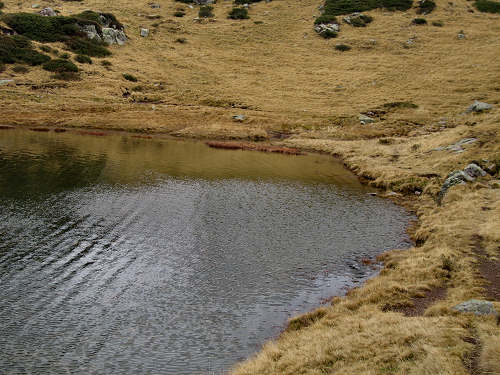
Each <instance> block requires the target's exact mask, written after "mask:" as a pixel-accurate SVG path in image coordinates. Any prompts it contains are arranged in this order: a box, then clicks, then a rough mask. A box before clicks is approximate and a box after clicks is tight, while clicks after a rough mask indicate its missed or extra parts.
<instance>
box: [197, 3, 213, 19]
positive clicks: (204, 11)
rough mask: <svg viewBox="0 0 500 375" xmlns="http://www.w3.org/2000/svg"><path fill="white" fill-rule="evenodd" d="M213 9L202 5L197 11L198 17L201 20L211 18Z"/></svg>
mask: <svg viewBox="0 0 500 375" xmlns="http://www.w3.org/2000/svg"><path fill="white" fill-rule="evenodd" d="M213 10H214V7H213V6H210V5H203V6H201V7H200V10H199V11H198V17H201V18H210V17H213V16H214V14H213V12H212V11H213Z"/></svg>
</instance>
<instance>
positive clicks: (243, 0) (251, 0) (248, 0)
mask: <svg viewBox="0 0 500 375" xmlns="http://www.w3.org/2000/svg"><path fill="white" fill-rule="evenodd" d="M260 1H261V0H234V3H235V4H239V5H243V4H251V3H258V2H260Z"/></svg>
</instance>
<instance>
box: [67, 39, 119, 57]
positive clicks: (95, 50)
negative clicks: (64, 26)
mask: <svg viewBox="0 0 500 375" xmlns="http://www.w3.org/2000/svg"><path fill="white" fill-rule="evenodd" d="M66 45H67V46H68V48H69V49H70V50H71V51H73V52H75V53H77V54H79V55H87V56H91V57H106V56H109V55H111V52H109V50H108V49H107V48H106V47H105V46H106V45H105V44H104V43H103V42H97V41H96V40H94V39H92V40H89V39H81V38H77V39H70V40H68V41H66Z"/></svg>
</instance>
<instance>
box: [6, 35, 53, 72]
mask: <svg viewBox="0 0 500 375" xmlns="http://www.w3.org/2000/svg"><path fill="white" fill-rule="evenodd" d="M49 60H50V57H49V56H47V55H44V54H42V53H40V52H38V51H35V50H34V49H33V45H32V44H31V41H30V40H29V39H27V38H25V37H23V36H19V35H13V36H10V35H0V63H4V64H14V63H26V64H29V65H41V64H43V63H45V62H47V61H49Z"/></svg>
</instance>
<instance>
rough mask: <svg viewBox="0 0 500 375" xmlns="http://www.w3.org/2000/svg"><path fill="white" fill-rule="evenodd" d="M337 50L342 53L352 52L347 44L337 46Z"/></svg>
mask: <svg viewBox="0 0 500 375" xmlns="http://www.w3.org/2000/svg"><path fill="white" fill-rule="evenodd" d="M335 49H336V50H337V51H341V52H345V51H350V50H351V47H350V46H348V45H347V44H337V45H336V46H335Z"/></svg>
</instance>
